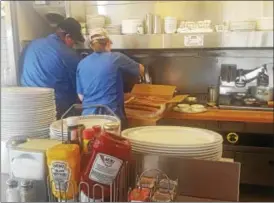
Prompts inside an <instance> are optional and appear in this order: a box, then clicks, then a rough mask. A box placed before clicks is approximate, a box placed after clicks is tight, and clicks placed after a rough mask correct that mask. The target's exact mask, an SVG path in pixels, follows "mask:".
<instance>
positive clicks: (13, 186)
mask: <svg viewBox="0 0 274 203" xmlns="http://www.w3.org/2000/svg"><path fill="white" fill-rule="evenodd" d="M6 184H7V185H8V188H7V190H6V201H7V202H20V201H21V199H20V193H19V188H18V181H17V180H14V179H8V180H7V182H6Z"/></svg>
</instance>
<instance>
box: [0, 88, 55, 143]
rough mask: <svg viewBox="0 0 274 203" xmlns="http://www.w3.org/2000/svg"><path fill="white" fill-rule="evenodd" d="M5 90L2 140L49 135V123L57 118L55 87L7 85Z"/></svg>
mask: <svg viewBox="0 0 274 203" xmlns="http://www.w3.org/2000/svg"><path fill="white" fill-rule="evenodd" d="M1 92H2V95H1V140H8V139H9V138H11V137H15V136H16V137H17V136H25V137H31V138H34V137H35V138H47V137H49V126H50V124H51V123H52V122H53V121H55V120H56V106H55V96H54V90H53V89H49V88H36V87H4V88H1Z"/></svg>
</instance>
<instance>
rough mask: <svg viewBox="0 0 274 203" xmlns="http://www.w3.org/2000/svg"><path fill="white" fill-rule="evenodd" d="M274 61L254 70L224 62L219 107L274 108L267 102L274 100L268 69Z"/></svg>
mask: <svg viewBox="0 0 274 203" xmlns="http://www.w3.org/2000/svg"><path fill="white" fill-rule="evenodd" d="M270 68H272V69H273V63H270V64H263V65H261V66H260V67H257V68H255V69H252V70H243V69H238V68H237V66H236V65H234V64H222V65H221V73H220V81H219V82H220V84H219V107H220V108H224V109H252V110H269V111H271V110H273V108H269V107H268V106H267V102H268V101H271V100H273V87H270V86H269V85H270V82H269V75H268V70H269V69H270Z"/></svg>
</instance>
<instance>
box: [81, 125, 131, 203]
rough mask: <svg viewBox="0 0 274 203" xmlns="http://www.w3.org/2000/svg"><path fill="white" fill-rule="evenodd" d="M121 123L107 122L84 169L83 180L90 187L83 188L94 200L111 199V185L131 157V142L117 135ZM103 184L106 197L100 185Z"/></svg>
mask: <svg viewBox="0 0 274 203" xmlns="http://www.w3.org/2000/svg"><path fill="white" fill-rule="evenodd" d="M119 129H120V125H119V123H107V124H105V125H104V131H103V132H102V133H101V135H100V136H99V137H98V138H97V139H96V140H95V142H94V144H93V148H92V153H91V158H90V160H89V162H88V164H87V166H86V168H85V170H84V171H83V174H82V181H83V182H86V183H88V185H89V191H88V188H87V187H86V186H85V185H83V186H82V187H81V190H82V191H83V192H84V194H85V195H86V196H88V194H89V195H90V197H89V198H92V199H93V200H94V201H96V200H101V201H108V200H109V199H110V185H112V184H113V182H114V181H115V180H116V178H117V175H118V173H119V171H120V170H121V168H122V167H123V165H124V164H125V162H129V161H130V159H131V145H130V142H129V141H128V140H127V139H125V138H122V137H121V136H119V135H117V132H119ZM95 184H99V185H101V186H103V193H104V199H102V191H101V189H100V187H95V188H94V194H93V186H94V185H95Z"/></svg>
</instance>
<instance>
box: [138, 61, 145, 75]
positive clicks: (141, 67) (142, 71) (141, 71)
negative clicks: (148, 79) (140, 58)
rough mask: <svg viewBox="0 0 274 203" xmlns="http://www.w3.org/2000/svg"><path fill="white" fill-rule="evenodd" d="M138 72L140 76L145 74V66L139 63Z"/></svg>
mask: <svg viewBox="0 0 274 203" xmlns="http://www.w3.org/2000/svg"><path fill="white" fill-rule="evenodd" d="M139 72H140V75H141V76H142V77H143V76H144V75H145V67H144V66H143V65H142V64H139Z"/></svg>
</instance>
